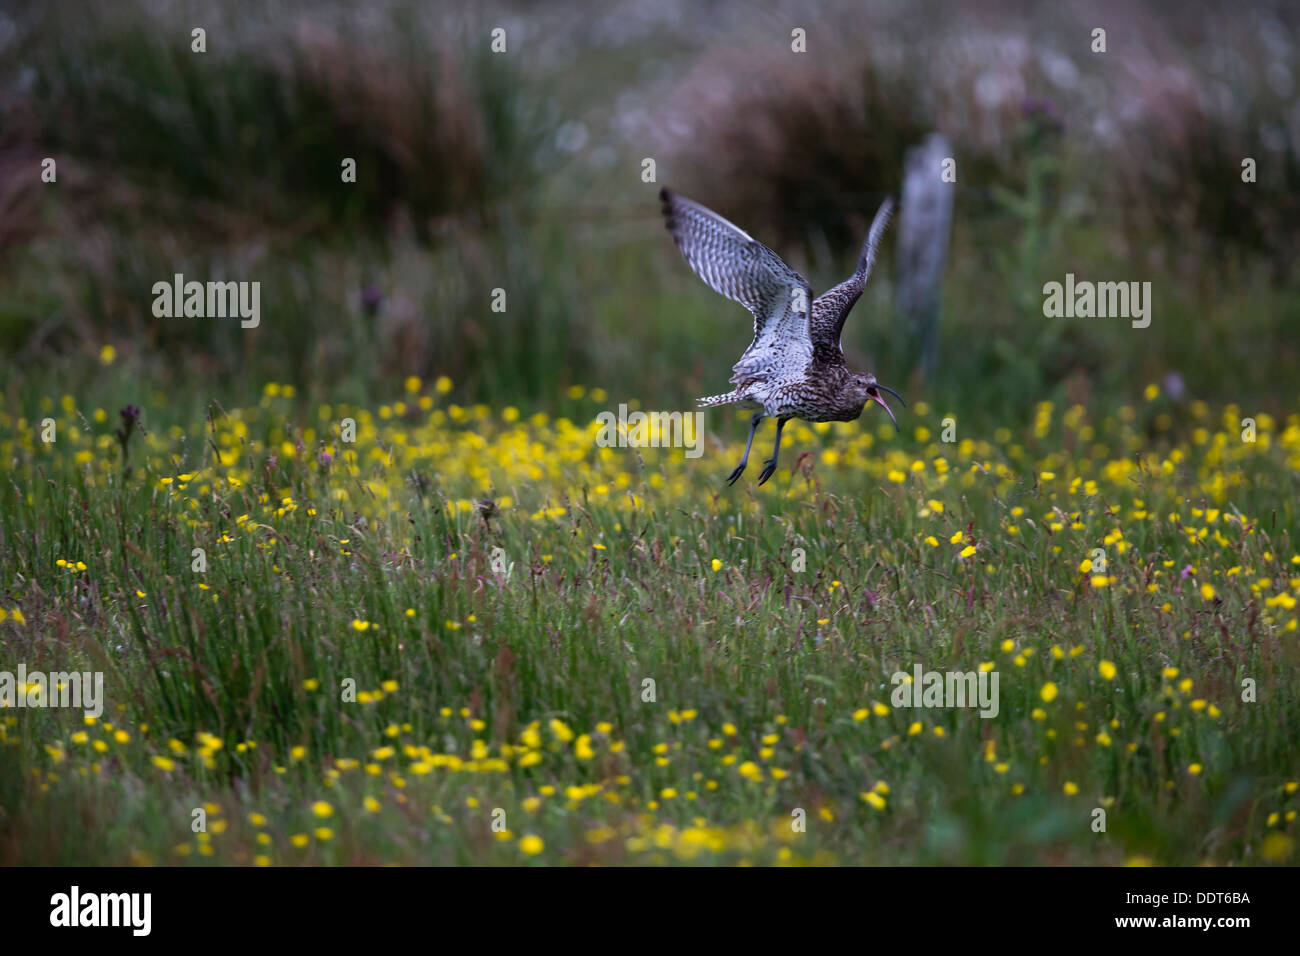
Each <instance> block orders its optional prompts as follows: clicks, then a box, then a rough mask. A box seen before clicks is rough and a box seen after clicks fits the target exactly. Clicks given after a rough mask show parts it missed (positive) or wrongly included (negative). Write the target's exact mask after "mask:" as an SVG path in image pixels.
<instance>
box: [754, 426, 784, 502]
mask: <svg viewBox="0 0 1300 956" xmlns="http://www.w3.org/2000/svg"><path fill="white" fill-rule="evenodd" d="M789 420H790V417H789V416H786V417H785V418H778V419H777V420H776V444H775V445H773V446H772V457H771V458H769V459H768V460H767V461H765V462H763V464H764V465H766V466H767V467H766V468H764V469H763V473H762V474H761V475H759V476H758V483H759V484H760V485H761V484H762V483H763V482H765V481H767V479H769V478H771V477H772V473H773V472H774V471H776V459H777V457H778V456H779V455H780V454H781V429H782V428H785V423H786V422H788V421H789Z"/></svg>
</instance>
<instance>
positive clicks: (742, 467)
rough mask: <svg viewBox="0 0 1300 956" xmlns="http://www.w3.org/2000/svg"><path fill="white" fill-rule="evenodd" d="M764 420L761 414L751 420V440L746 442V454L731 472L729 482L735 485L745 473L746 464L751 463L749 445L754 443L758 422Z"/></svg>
mask: <svg viewBox="0 0 1300 956" xmlns="http://www.w3.org/2000/svg"><path fill="white" fill-rule="evenodd" d="M762 420H763V416H762V415H761V414H760V415H755V416H754V417H753V418H751V419H750V420H749V440H748V441H746V442H745V455H744V457H743V458H741V459H740V464H739V465H737V466H736V470H735V471H733V472H732V473H731V477H730V478H728V479H727V484H729V485H734V484H735V483H736V479H737V478H739V477H740V476H741V475H743V474H744V473H745V466H746V465H748V464H749V447H750V446H751V445H752V444H754V430H755V429H756V428H758V423H759V422H761V421H762Z"/></svg>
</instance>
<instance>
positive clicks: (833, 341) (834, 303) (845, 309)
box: [811, 198, 894, 352]
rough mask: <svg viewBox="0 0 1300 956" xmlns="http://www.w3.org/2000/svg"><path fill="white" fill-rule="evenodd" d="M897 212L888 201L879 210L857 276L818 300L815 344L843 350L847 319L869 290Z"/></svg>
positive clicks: (813, 329)
mask: <svg viewBox="0 0 1300 956" xmlns="http://www.w3.org/2000/svg"><path fill="white" fill-rule="evenodd" d="M893 213H894V200H893V199H892V198H889V199H886V200H885V201H884V202H883V203H881V204H880V209H879V210H877V211H876V218H875V219H873V220H872V221H871V229H870V231H869V232H868V233H867V241H866V242H865V243H863V244H862V254H861V255H860V256H859V257H858V267H857V269H856V270H855V271H854V273H853V275H851V276H849V278H847V279H845V280H844V281H843V282H841V283H840V284H839V285H837V286H835V287H834V288H832V289H828V290H827V291H826V292H824V293H822V294H821V295H820V296H818V297H817V301H815V302H814V303H813V307H812V321H811V333H812V340H813V343H814V345H815V346H816V347H817V348H818V349H823V348H829V349H834V350H835V351H837V352H841V351H842V350H841V349H840V334H841V333H842V332H843V331H844V320H845V319H847V318H848V317H849V310H850V309H852V308H853V305H854V303H856V302H857V301H858V298H859V296H861V295H862V290H863V289H864V288H866V285H867V277H868V276H870V275H871V269H872V267H873V266H874V265H875V264H876V251H877V250H878V249H879V247H880V239H881V237H882V236H883V235H884V233H885V227H886V226H888V225H889V219H890V217H891V216H892V215H893Z"/></svg>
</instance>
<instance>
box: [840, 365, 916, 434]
mask: <svg viewBox="0 0 1300 956" xmlns="http://www.w3.org/2000/svg"><path fill="white" fill-rule="evenodd" d="M853 390H854V399H855V400H856V401H857V402H858V404H860V405H864V406H865V405H866V404H867V402H875V403H876V404H877V405H879V406H880V407H881V408H883V409H884V410H885V411H886V412H888V413H889V420H890V421H891V422H893V423H894V427H895V428H897V427H898V420H897V419H896V418H894V412H893V410H892V409H891V408H890V407H889V406H888V405H886V404H885V399H884V397H883V396H882V395H881V394H880V393H881V392H888V393H889V394H890V395H893V396H894V397H895V398H896V399H898V400H899V401H900V402H903V407H904V408H906V407H907V402H905V401H903V396H902V395H899V394H898V393H897V392H896V391H894V390H893V389H892V388H890V387H889V386H888V385H881V384H880V383H879V382H877V381H876V376H874V375H872V374H871V373H870V372H866V373H859V374H857V375H854V376H853Z"/></svg>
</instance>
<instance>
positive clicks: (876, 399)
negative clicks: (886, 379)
mask: <svg viewBox="0 0 1300 956" xmlns="http://www.w3.org/2000/svg"><path fill="white" fill-rule="evenodd" d="M876 389H880V391H881V392H888V393H889V394H890V395H893V396H894V398H896V399H898V400H899V401H900V402H903V407H904V408H906V407H907V402H905V401H903V396H902V395H899V394H898V393H897V392H896V391H894V390H893V389H892V388H890V387H889V386H888V385H881V384H880V383H879V382H877V383H876V384H875V385H873V386H872V387H871V389H870V390H869V391H868V392H867V394H868V395H870V396H871V400H872V401H873V402H875V403H876V404H877V405H879V406H880V407H881V408H883V409H884V410H885V411H886V412H888V413H889V420H890V421H891V422H893V423H894V427H895V428H897V427H898V419H896V418H895V417H894V412H893V410H892V409H891V408H890V407H889V406H888V405H886V404H885V400H884V398H882V397H881V395H880V392H878V391H876Z"/></svg>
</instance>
